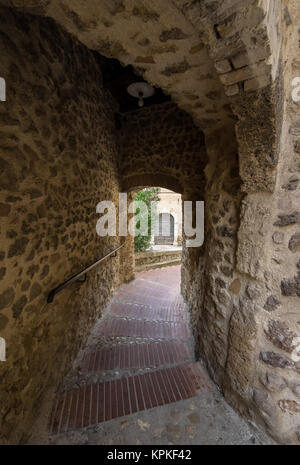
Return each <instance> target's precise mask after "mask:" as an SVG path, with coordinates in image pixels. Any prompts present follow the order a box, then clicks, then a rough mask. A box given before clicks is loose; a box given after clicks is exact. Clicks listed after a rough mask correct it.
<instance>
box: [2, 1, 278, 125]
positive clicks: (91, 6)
mask: <svg viewBox="0 0 300 465" xmlns="http://www.w3.org/2000/svg"><path fill="white" fill-rule="evenodd" d="M273 3H274V2H271V3H270V2H269V0H242V1H241V0H222V1H221V0H220V1H215V0H201V1H198V0H197V1H195V0H164V1H163V2H162V1H161V0H151V1H149V0H103V1H99V0H86V1H84V2H83V1H82V0H72V1H70V0H0V4H1V5H5V6H14V7H17V8H21V9H22V10H23V11H24V12H29V13H32V14H37V15H43V16H49V17H52V18H54V19H55V20H56V21H57V22H58V23H59V24H60V25H62V26H63V27H64V28H66V29H67V30H68V31H69V32H70V33H72V34H73V35H75V36H76V37H77V38H78V39H79V40H80V41H81V42H82V43H83V44H85V45H86V46H87V47H89V48H90V49H92V50H96V51H98V52H99V53H101V54H102V55H104V56H106V57H109V58H117V59H118V60H119V61H120V62H121V63H122V64H124V65H128V64H132V65H133V66H134V68H135V71H136V72H137V73H138V74H140V75H142V76H143V77H144V79H145V80H147V81H148V82H149V83H151V84H153V85H155V86H156V87H160V88H161V89H162V90H163V91H164V92H165V93H166V94H169V95H171V96H172V100H173V101H175V102H176V103H177V104H178V105H179V107H180V108H182V109H184V110H186V111H187V112H188V113H190V114H191V115H192V116H193V118H194V121H195V123H196V124H197V125H198V126H199V127H200V128H201V129H203V130H205V131H208V130H210V129H216V128H217V127H220V126H224V125H226V124H227V123H228V122H229V123H230V121H231V122H232V118H233V114H232V110H231V107H230V103H232V99H234V98H236V97H238V96H239V95H241V94H242V93H243V92H244V91H251V90H257V89H259V88H261V87H264V86H267V85H268V84H269V83H270V81H271V78H272V77H273V78H274V74H275V73H276V65H277V63H278V53H279V52H278V51H276V53H274V50H275V48H276V42H277V39H278V34H279V32H278V31H276V30H275V31H274V28H273V29H272V30H270V28H268V23H270V24H273V25H274V24H276V22H277V21H278V18H277V14H278V12H277V9H276V6H274V5H273ZM270 57H272V59H271V60H270Z"/></svg>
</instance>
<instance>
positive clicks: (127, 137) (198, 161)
mask: <svg viewBox="0 0 300 465" xmlns="http://www.w3.org/2000/svg"><path fill="white" fill-rule="evenodd" d="M119 137H120V145H121V147H122V161H121V175H122V183H123V185H124V187H125V188H127V189H128V188H130V187H143V186H154V187H155V186H161V187H166V188H168V189H170V190H174V191H176V192H180V193H182V192H185V193H188V192H190V191H193V190H194V189H195V187H196V188H197V189H199V187H198V186H201V187H202V189H203V188H204V182H205V177H204V167H205V165H206V161H207V156H206V152H205V145H204V135H203V133H202V131H200V130H199V129H198V128H197V127H196V126H195V125H194V123H193V120H192V118H191V116H190V115H188V114H187V113H186V112H185V111H183V110H180V109H179V108H178V107H177V105H175V104H174V103H169V102H167V103H163V104H160V105H155V106H153V107H151V108H144V109H142V110H139V111H136V112H132V113H130V114H128V115H124V116H122V119H121V129H120V131H119ZM169 180H170V182H169ZM172 181H173V184H172ZM170 184H171V185H170ZM176 187H177V189H176Z"/></svg>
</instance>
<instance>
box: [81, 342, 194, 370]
mask: <svg viewBox="0 0 300 465" xmlns="http://www.w3.org/2000/svg"><path fill="white" fill-rule="evenodd" d="M188 361H192V359H191V353H190V350H189V347H188V344H187V343H186V342H183V341H163V342H151V343H150V342H149V343H141V344H118V345H114V346H111V347H107V346H103V347H100V348H97V347H88V348H87V349H86V351H85V353H84V355H83V357H82V360H81V362H80V363H79V367H80V369H81V371H82V373H100V372H104V371H112V370H126V369H142V368H157V367H160V366H163V365H175V364H179V363H184V362H188Z"/></svg>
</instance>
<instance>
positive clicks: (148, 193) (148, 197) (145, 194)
mask: <svg viewBox="0 0 300 465" xmlns="http://www.w3.org/2000/svg"><path fill="white" fill-rule="evenodd" d="M158 192H159V187H151V188H147V189H143V190H141V191H139V192H138V193H137V194H136V195H135V196H134V200H135V202H137V201H143V202H145V204H146V205H147V207H148V235H147V236H141V235H137V234H136V235H135V238H134V250H135V252H142V251H144V250H146V249H147V248H148V247H149V244H150V240H151V210H150V204H151V202H155V201H156V202H158V201H159V196H158ZM139 213H140V210H139V209H138V208H137V210H136V215H138V214H139ZM139 228H140V221H137V223H136V232H138V231H139Z"/></svg>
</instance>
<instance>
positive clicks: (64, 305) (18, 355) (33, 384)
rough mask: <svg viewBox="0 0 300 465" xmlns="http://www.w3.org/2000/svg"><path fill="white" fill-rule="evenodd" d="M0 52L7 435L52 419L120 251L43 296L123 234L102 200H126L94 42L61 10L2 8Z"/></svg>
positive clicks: (0, 392) (0, 423)
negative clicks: (57, 16)
mask: <svg viewBox="0 0 300 465" xmlns="http://www.w3.org/2000/svg"><path fill="white" fill-rule="evenodd" d="M0 55H1V75H2V77H4V78H5V80H6V84H7V101H6V102H0V188H1V193H0V195H1V199H0V216H1V230H0V234H1V235H0V244H1V245H0V259H1V263H0V279H1V281H0V286H1V289H0V336H1V337H3V338H5V339H6V343H7V361H6V362H1V363H0V380H1V384H0V438H1V439H0V442H1V443H6V442H9V443H10V444H12V443H19V442H20V443H25V442H28V441H31V440H33V439H32V438H31V436H32V437H33V436H34V435H37V434H39V431H45V421H46V417H47V408H48V407H50V404H51V396H52V393H53V390H54V389H55V387H56V386H57V383H58V382H59V381H60V379H61V377H62V374H63V372H64V371H65V370H66V369H67V368H68V367H69V365H70V362H71V361H72V360H73V359H74V356H75V355H76V353H77V350H78V349H79V347H80V345H81V343H82V342H83V340H84V339H85V337H86V335H87V334H88V331H89V328H90V326H91V325H92V323H93V321H94V320H95V318H96V317H98V316H99V315H100V314H101V311H102V309H103V308H104V307H105V305H106V303H107V302H108V300H109V298H110V296H111V295H112V292H113V290H114V289H115V288H116V286H117V285H118V283H119V258H118V257H116V258H111V259H109V260H107V261H106V262H105V264H104V265H99V267H98V268H96V269H95V270H94V271H92V272H90V273H89V274H88V276H87V282H86V283H85V284H82V285H80V284H79V283H76V284H72V285H71V286H70V287H68V288H67V289H65V290H64V291H62V292H61V293H60V294H59V295H57V296H56V297H55V300H54V302H53V303H52V304H47V303H46V299H47V294H48V292H49V291H50V290H51V289H52V288H53V287H55V286H57V285H58V284H60V283H61V282H63V281H64V280H66V279H67V278H69V277H70V276H72V275H73V274H75V273H77V272H79V271H81V269H83V268H84V267H86V266H87V265H89V264H90V263H93V262H94V261H95V260H97V259H99V258H101V257H102V256H103V255H104V254H105V253H107V252H109V251H111V250H112V249H113V248H114V247H116V246H118V244H119V242H118V239H114V238H99V237H98V236H97V234H96V222H97V218H98V215H96V205H97V203H98V202H99V201H100V200H104V199H105V200H106V199H108V200H116V201H117V195H118V191H119V181H118V172H117V145H116V137H115V128H114V123H113V122H114V118H113V111H114V108H113V102H112V101H111V98H110V97H109V96H108V95H107V94H106V93H105V92H104V91H103V90H102V88H101V72H100V69H99V68H98V65H97V63H96V61H95V59H94V56H93V53H92V52H90V51H89V50H88V49H87V48H86V47H85V46H83V45H81V44H80V43H78V42H77V40H75V39H73V38H71V37H70V36H69V35H68V34H66V33H64V32H63V31H62V30H61V29H60V28H59V27H57V26H56V25H55V23H54V21H53V20H50V19H38V18H34V17H30V16H26V15H23V14H22V13H18V14H17V13H14V12H13V11H11V10H6V9H3V8H1V9H0ZM36 419H39V423H38V424H36V425H35V424H34V421H35V420H36Z"/></svg>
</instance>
